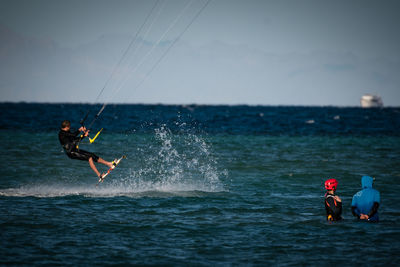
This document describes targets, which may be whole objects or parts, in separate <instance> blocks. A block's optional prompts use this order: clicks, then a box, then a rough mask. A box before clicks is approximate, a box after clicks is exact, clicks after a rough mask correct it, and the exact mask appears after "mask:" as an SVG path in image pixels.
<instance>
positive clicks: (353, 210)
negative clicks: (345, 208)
mask: <svg viewBox="0 0 400 267" xmlns="http://www.w3.org/2000/svg"><path fill="white" fill-rule="evenodd" d="M351 213H353V215H354V216H355V217H357V218H358V219H360V212H359V211H358V210H357V207H355V206H352V207H351Z"/></svg>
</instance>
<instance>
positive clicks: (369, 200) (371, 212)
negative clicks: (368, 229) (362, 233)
mask: <svg viewBox="0 0 400 267" xmlns="http://www.w3.org/2000/svg"><path fill="white" fill-rule="evenodd" d="M372 183H373V178H372V177H370V176H363V177H362V178H361V186H362V190H361V191H359V192H357V193H356V194H355V195H354V196H353V200H352V202H351V212H352V213H353V215H354V216H355V217H357V218H358V219H360V220H365V221H370V222H378V221H379V215H378V208H379V204H380V193H379V191H378V190H376V189H374V188H372ZM337 186H338V182H337V180H336V179H328V180H326V181H325V189H326V190H327V192H326V194H325V210H326V218H327V220H328V221H339V220H341V219H342V216H341V215H342V200H341V199H340V197H339V196H338V195H336V190H337Z"/></svg>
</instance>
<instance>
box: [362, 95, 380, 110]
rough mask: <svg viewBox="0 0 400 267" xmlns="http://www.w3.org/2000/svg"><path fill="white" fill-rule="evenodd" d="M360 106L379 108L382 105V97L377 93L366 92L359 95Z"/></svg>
mask: <svg viewBox="0 0 400 267" xmlns="http://www.w3.org/2000/svg"><path fill="white" fill-rule="evenodd" d="M361 107H363V108H379V107H383V102H382V98H381V97H380V96H377V95H370V94H366V95H363V96H362V97H361Z"/></svg>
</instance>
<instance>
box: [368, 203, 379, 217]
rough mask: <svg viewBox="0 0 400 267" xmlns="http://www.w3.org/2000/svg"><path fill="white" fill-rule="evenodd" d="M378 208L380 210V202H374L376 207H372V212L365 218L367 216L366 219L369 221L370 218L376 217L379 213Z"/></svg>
mask: <svg viewBox="0 0 400 267" xmlns="http://www.w3.org/2000/svg"><path fill="white" fill-rule="evenodd" d="M378 208H379V203H378V202H374V205H373V206H372V209H371V211H370V212H369V213H368V215H365V216H367V218H366V219H367V220H368V219H369V218H371V217H372V216H374V215H375V214H376V213H377V212H378Z"/></svg>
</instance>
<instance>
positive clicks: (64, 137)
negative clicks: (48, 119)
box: [58, 120, 115, 178]
mask: <svg viewBox="0 0 400 267" xmlns="http://www.w3.org/2000/svg"><path fill="white" fill-rule="evenodd" d="M80 132H84V135H82V136H78V135H79V133H80ZM88 135H89V130H87V129H86V128H85V127H83V126H82V127H81V128H79V130H78V131H75V132H71V123H70V122H69V121H68V120H65V121H63V122H62V123H61V130H60V132H59V133H58V139H59V140H60V143H61V145H62V147H63V148H64V151H65V153H66V154H67V156H68V157H69V158H71V159H79V160H85V161H89V165H90V168H92V170H93V171H94V172H95V173H96V175H97V176H98V177H99V178H101V177H102V176H103V175H104V174H100V172H99V171H98V170H97V168H96V166H95V165H94V162H98V163H101V164H104V165H107V166H108V167H110V168H113V167H114V166H115V165H114V163H113V162H109V161H105V160H104V159H102V158H100V157H98V156H97V155H95V154H94V153H91V152H88V151H85V150H82V149H79V148H78V144H79V142H80V141H81V140H82V139H83V138H85V137H86V136H88Z"/></svg>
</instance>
